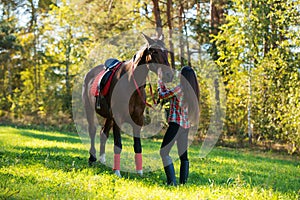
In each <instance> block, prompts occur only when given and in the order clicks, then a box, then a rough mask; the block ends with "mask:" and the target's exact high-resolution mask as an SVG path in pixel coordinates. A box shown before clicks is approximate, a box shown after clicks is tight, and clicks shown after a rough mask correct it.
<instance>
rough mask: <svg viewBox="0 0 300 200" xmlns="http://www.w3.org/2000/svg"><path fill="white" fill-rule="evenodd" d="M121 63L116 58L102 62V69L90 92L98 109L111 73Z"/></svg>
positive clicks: (110, 78)
mask: <svg viewBox="0 0 300 200" xmlns="http://www.w3.org/2000/svg"><path fill="white" fill-rule="evenodd" d="M121 64H122V62H120V61H119V60H118V59H115V58H110V59H108V60H106V61H105V63H104V70H102V71H100V73H99V74H98V75H97V76H96V78H95V80H94V82H93V84H92V86H91V89H90V92H91V94H92V95H93V96H94V97H96V102H97V103H96V106H97V108H98V109H100V102H101V99H102V100H103V99H104V98H105V96H106V95H107V93H108V91H109V88H110V84H111V81H112V77H113V75H114V74H115V72H116V71H117V70H118V69H119V67H120V66H121Z"/></svg>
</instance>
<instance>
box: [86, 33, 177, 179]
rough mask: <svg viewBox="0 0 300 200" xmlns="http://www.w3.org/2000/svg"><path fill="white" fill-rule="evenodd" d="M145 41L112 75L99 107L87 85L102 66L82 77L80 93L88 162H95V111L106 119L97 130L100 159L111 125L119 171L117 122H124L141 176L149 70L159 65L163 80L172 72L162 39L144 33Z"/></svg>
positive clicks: (119, 143) (118, 131) (115, 161)
mask: <svg viewBox="0 0 300 200" xmlns="http://www.w3.org/2000/svg"><path fill="white" fill-rule="evenodd" d="M143 36H144V38H145V39H146V41H147V43H146V45H145V46H144V47H142V48H141V50H139V51H138V52H137V53H136V54H135V55H134V56H133V58H132V59H131V60H128V61H125V62H123V63H122V64H121V66H120V67H119V68H118V69H117V71H116V72H115V74H114V75H113V77H112V81H111V85H110V88H109V90H108V93H107V95H106V96H105V97H102V98H101V99H100V108H99V107H97V106H96V97H94V96H93V95H92V94H91V92H90V88H91V85H92V84H93V81H94V80H95V77H96V76H97V75H98V74H99V72H100V71H102V70H103V68H104V65H99V66H97V67H95V68H93V69H91V70H90V71H89V72H88V73H87V74H86V76H85V78H84V86H83V92H82V98H83V104H84V108H85V112H86V117H87V121H88V131H89V136H90V140H91V146H90V150H89V153H90V158H89V163H93V162H95V161H96V160H97V159H96V149H95V135H96V127H95V122H94V116H95V115H94V113H95V112H96V113H97V114H99V115H100V116H102V117H104V118H105V124H104V126H103V128H102V130H101V131H100V162H101V163H105V144H106V141H107V138H108V136H109V131H110V129H111V127H113V136H114V166H113V169H114V171H115V174H116V175H117V176H119V177H121V174H120V153H121V151H122V142H121V135H120V125H122V124H123V123H125V122H127V123H129V124H131V126H132V128H133V140H134V152H135V164H136V171H137V173H138V174H140V175H142V173H143V171H142V146H141V139H140V132H141V127H142V126H143V124H144V115H143V112H144V109H145V106H146V93H145V84H146V77H147V75H148V72H149V70H151V71H153V72H154V73H156V74H157V70H158V68H161V69H162V71H163V80H164V81H166V82H169V81H171V80H172V78H173V71H172V69H171V68H170V65H169V62H168V54H167V50H166V49H165V46H164V43H163V41H162V40H161V39H151V38H149V37H148V36H146V35H144V34H143Z"/></svg>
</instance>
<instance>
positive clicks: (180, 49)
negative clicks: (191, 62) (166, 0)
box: [178, 4, 184, 66]
mask: <svg viewBox="0 0 300 200" xmlns="http://www.w3.org/2000/svg"><path fill="white" fill-rule="evenodd" d="M182 14H183V5H182V4H180V8H179V13H178V16H179V24H178V28H179V56H180V65H181V66H183V65H184V44H183V20H182Z"/></svg>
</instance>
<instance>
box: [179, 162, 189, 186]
mask: <svg viewBox="0 0 300 200" xmlns="http://www.w3.org/2000/svg"><path fill="white" fill-rule="evenodd" d="M188 176H189V161H188V160H184V161H181V163H180V177H179V181H180V184H185V183H186V182H187V179H188Z"/></svg>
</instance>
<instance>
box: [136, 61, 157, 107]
mask: <svg viewBox="0 0 300 200" xmlns="http://www.w3.org/2000/svg"><path fill="white" fill-rule="evenodd" d="M132 79H133V83H134V86H135V89H136V90H137V92H138V95H139V96H140V98H141V99H142V101H143V102H144V104H145V105H146V106H148V107H150V108H152V109H154V108H153V106H152V105H151V104H149V103H148V102H147V99H144V98H143V95H142V93H141V90H140V87H139V86H138V84H137V82H136V80H135V77H134V65H132ZM149 86H150V95H151V97H152V100H153V103H154V104H156V101H155V98H154V94H153V90H152V86H151V84H150V82H149Z"/></svg>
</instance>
